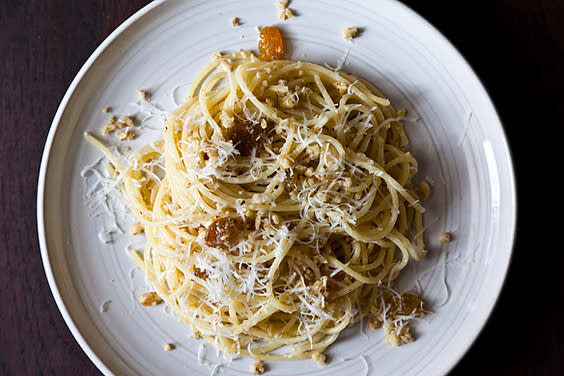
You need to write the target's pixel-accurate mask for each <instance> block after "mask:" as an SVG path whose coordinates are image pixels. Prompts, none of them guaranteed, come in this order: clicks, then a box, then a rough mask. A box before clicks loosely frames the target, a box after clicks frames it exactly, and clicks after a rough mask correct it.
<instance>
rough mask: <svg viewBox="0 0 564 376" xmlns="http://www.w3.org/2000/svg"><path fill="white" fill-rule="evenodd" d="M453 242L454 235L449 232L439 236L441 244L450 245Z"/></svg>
mask: <svg viewBox="0 0 564 376" xmlns="http://www.w3.org/2000/svg"><path fill="white" fill-rule="evenodd" d="M451 240H452V235H451V234H450V233H448V232H443V233H442V234H440V235H439V243H448V242H450V241H451Z"/></svg>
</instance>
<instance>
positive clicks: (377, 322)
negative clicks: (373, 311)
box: [368, 319, 382, 330]
mask: <svg viewBox="0 0 564 376" xmlns="http://www.w3.org/2000/svg"><path fill="white" fill-rule="evenodd" d="M381 327H382V321H380V320H378V319H373V320H370V321H368V329H370V330H374V329H378V328H381Z"/></svg>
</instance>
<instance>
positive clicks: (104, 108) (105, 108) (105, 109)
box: [102, 106, 112, 113]
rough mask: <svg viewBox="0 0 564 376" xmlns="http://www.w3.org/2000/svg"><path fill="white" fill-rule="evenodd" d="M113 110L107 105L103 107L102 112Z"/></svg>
mask: <svg viewBox="0 0 564 376" xmlns="http://www.w3.org/2000/svg"><path fill="white" fill-rule="evenodd" d="M111 110H112V109H111V108H110V107H107V106H106V107H103V108H102V112H103V113H108V112H110V111H111Z"/></svg>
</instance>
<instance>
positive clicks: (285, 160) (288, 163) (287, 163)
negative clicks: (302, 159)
mask: <svg viewBox="0 0 564 376" xmlns="http://www.w3.org/2000/svg"><path fill="white" fill-rule="evenodd" d="M292 165H293V162H292V159H291V158H289V157H288V156H281V157H280V166H282V168H285V169H288V168H290V167H292Z"/></svg>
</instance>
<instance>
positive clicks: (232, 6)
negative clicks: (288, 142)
mask: <svg viewBox="0 0 564 376" xmlns="http://www.w3.org/2000/svg"><path fill="white" fill-rule="evenodd" d="M290 8H291V9H292V10H294V11H295V12H294V13H295V14H296V16H295V17H294V18H292V19H290V20H287V21H281V20H280V19H279V18H278V11H277V10H276V7H275V1H274V0H272V1H250V0H237V1H220V0H206V1H203V0H199V1H197V0H194V1H174V0H170V1H155V2H153V3H151V4H149V5H148V6H146V7H145V8H143V9H142V10H140V11H139V12H138V13H136V14H135V15H134V16H132V17H131V18H130V19H128V20H127V21H126V22H125V23H124V24H123V25H121V26H120V27H119V28H118V29H117V30H116V31H115V32H114V33H112V34H111V35H110V36H109V37H108V38H107V40H106V41H104V42H103V43H102V45H101V46H100V47H99V48H98V49H97V50H96V51H95V52H94V54H93V55H92V56H91V57H90V59H89V60H88V61H87V62H86V64H85V65H84V67H83V68H82V69H81V70H80V72H79V73H78V75H77V76H76V78H75V79H74V81H73V82H72V84H71V86H70V88H69V90H68V91H67V93H66V95H65V97H64V98H63V100H62V103H61V105H60V107H59V110H58V112H57V114H56V116H55V119H54V121H53V125H52V127H51V130H50V133H49V137H48V140H47V143H46V146H45V152H44V155H43V160H42V165H41V173H40V179H39V187H38V225H39V237H40V242H41V251H42V257H43V262H44V265H45V271H46V274H47V277H48V280H49V283H50V285H51V289H52V291H53V294H54V296H55V300H56V301H57V304H58V306H59V309H60V310H61V313H62V315H63V316H64V318H65V320H66V323H67V324H68V326H69V328H70V329H71V331H72V333H73V335H74V336H75V337H76V338H77V340H78V342H79V344H80V345H81V346H82V348H83V349H84V351H85V352H86V353H87V354H88V356H89V357H90V358H91V359H92V361H93V362H94V363H95V364H96V366H97V367H98V368H99V369H100V370H101V371H102V372H103V373H105V374H116V375H141V374H142V375H149V374H152V375H155V374H167V375H209V374H210V373H214V372H215V373H217V374H226V375H243V374H249V363H250V361H249V360H248V359H226V358H225V357H223V356H222V355H221V354H216V352H215V351H214V350H213V349H212V348H211V346H209V345H202V342H201V341H198V340H195V339H190V338H189V337H188V334H189V333H190V332H189V330H188V329H187V328H185V327H184V326H183V325H182V324H180V323H179V322H177V320H176V319H175V318H174V316H172V315H171V314H170V313H168V312H167V311H166V309H163V308H162V307H154V308H142V307H140V306H139V305H138V304H137V303H136V301H135V299H134V297H135V295H137V294H139V293H142V292H145V291H148V287H147V284H146V283H145V281H144V278H143V275H142V273H141V272H140V271H139V270H138V269H135V264H134V262H133V261H132V260H131V259H130V258H129V257H128V255H127V250H128V249H135V248H136V247H139V249H141V247H142V244H139V243H142V242H139V241H138V240H135V239H133V238H132V237H130V236H128V235H127V230H125V234H123V235H120V234H119V231H117V232H116V228H115V223H114V219H113V218H112V217H111V216H110V215H108V213H107V212H106V211H104V210H103V207H102V206H96V205H95V204H93V202H92V200H88V199H87V195H88V192H89V189H90V188H91V187H90V186H89V184H92V182H91V181H90V180H89V179H90V178H92V174H89V171H90V170H88V168H87V167H88V166H94V167H93V168H98V167H99V165H100V164H101V163H102V162H99V161H98V159H99V155H98V152H97V151H96V150H95V149H94V148H92V147H91V146H90V145H89V144H88V143H87V142H85V140H84V138H83V133H84V132H85V131H92V132H98V130H99V128H100V126H101V125H102V124H104V123H105V122H106V121H107V119H108V117H109V114H106V113H103V112H102V111H101V109H102V108H103V107H106V106H110V107H111V112H112V113H113V114H118V115H122V114H135V115H136V116H138V117H140V116H143V117H144V119H145V120H146V124H147V127H146V128H145V129H144V131H143V132H142V137H140V139H138V140H135V141H134V142H133V143H131V146H133V147H135V146H137V145H140V144H142V143H145V142H147V141H148V140H156V139H158V138H159V135H160V131H159V130H158V127H159V125H160V124H161V113H160V112H159V111H160V110H164V111H168V110H172V109H173V108H174V107H175V106H176V104H177V103H178V102H180V101H181V98H182V96H183V94H184V93H185V91H186V85H187V84H189V83H190V82H191V80H192V79H193V78H194V77H195V75H196V74H197V73H198V72H199V70H200V69H201V68H202V67H203V66H204V65H205V64H206V63H207V62H208V61H209V60H210V58H211V55H212V54H213V53H214V52H216V51H224V52H232V51H236V50H239V49H251V50H256V46H257V30H256V27H257V26H262V25H276V26H278V27H280V29H281V30H282V31H283V34H284V38H285V41H286V44H287V54H286V56H285V57H286V58H289V59H294V60H303V61H312V62H316V63H320V64H329V65H331V66H337V65H342V70H344V71H348V72H351V73H354V74H356V75H358V76H361V77H364V78H366V79H368V80H369V81H371V82H372V83H373V84H375V85H376V86H378V87H379V88H380V89H381V90H382V91H383V92H384V93H385V95H386V96H387V97H388V98H390V99H391V100H392V103H394V104H395V106H396V107H397V108H405V109H407V111H408V118H409V120H410V121H407V122H406V123H405V126H406V129H407V133H408V135H409V137H410V141H411V143H410V150H411V152H412V153H413V154H414V155H415V156H416V158H417V159H418V160H419V162H420V171H419V173H418V175H417V177H418V179H419V180H427V181H428V182H430V183H431V185H432V188H433V193H432V195H431V198H430V199H429V200H428V201H427V202H426V203H425V204H426V205H425V206H426V208H427V213H426V215H425V226H426V242H427V244H428V245H427V248H428V250H429V253H428V254H427V256H426V257H425V259H424V260H423V261H421V262H420V263H418V264H416V265H412V266H410V267H409V268H408V269H407V270H406V271H405V272H404V273H403V274H402V276H401V280H400V286H399V288H401V289H404V290H414V291H419V292H421V293H422V294H423V298H424V301H425V303H426V308H427V310H428V312H427V314H426V316H425V317H424V318H423V319H421V320H418V321H417V322H415V323H413V331H414V334H415V337H416V340H415V342H413V343H410V344H407V345H405V346H401V347H399V348H392V347H390V346H388V345H386V344H385V343H384V340H383V339H384V334H383V333H382V331H381V330H373V331H369V330H366V329H365V328H363V327H362V326H361V325H357V326H355V327H352V328H350V329H348V330H346V331H345V332H344V333H343V334H342V336H341V337H340V339H339V340H338V341H337V342H336V343H335V344H334V345H333V346H332V347H330V349H329V350H328V351H327V355H328V363H327V364H326V365H325V366H323V367H319V366H317V364H315V362H313V361H311V360H304V361H295V362H279V363H277V362H269V363H268V374H269V375H304V374H308V375H309V374H311V375H342V374H343V373H344V372H346V373H347V374H351V375H361V374H370V375H391V374H393V375H415V374H417V375H443V374H445V373H447V372H448V371H449V370H450V369H451V368H452V367H453V366H454V365H455V364H456V362H457V361H458V360H459V359H460V358H461V357H462V356H463V355H464V353H465V351H466V350H467V349H468V348H469V347H470V346H471V344H472V342H473V340H474V339H475V338H476V336H477V335H478V333H479V331H480V329H481V328H482V327H483V325H484V323H485V321H486V320H487V318H488V315H489V314H490V312H491V310H492V308H493V306H494V304H495V302H496V299H497V296H498V294H499V291H500V289H501V286H502V283H503V280H504V278H505V275H506V271H507V267H508V263H509V260H510V256H511V250H512V242H513V236H514V229H515V187H514V177H513V170H512V164H511V159H510V155H509V151H508V146H507V142H506V139H505V136H504V133H503V129H502V126H501V124H500V121H499V119H498V116H497V114H496V112H495V109H494V107H493V105H492V103H491V101H490V99H489V97H488V95H487V93H486V91H485V90H484V88H483V87H482V85H481V83H480V82H479V80H478V79H477V77H476V76H475V74H474V73H473V72H472V70H471V68H470V67H469V66H468V64H467V63H466V62H465V61H464V59H463V58H462V57H461V56H460V54H459V53H458V52H457V51H456V50H455V49H454V48H453V46H452V45H450V44H449V42H448V41H447V40H446V39H445V38H444V37H443V36H441V34H440V33H439V32H437V31H436V30H435V29H434V28H433V27H432V26H430V25H429V24H428V23H427V22H426V21H424V20H423V19H421V18H420V17H419V16H418V15H417V14H415V13H414V12H412V11H411V10H410V9H408V8H406V7H405V6H403V5H402V4H400V3H398V2H395V1H388V0H380V1H370V2H366V1H360V0H316V1H305V0H294V1H292V2H291V4H290ZM232 17H238V18H239V20H240V23H241V25H240V26H237V27H233V26H232V25H231V18H232ZM347 26H356V27H359V28H360V30H361V32H360V34H359V36H358V37H357V38H355V39H353V40H352V41H346V40H344V39H343V37H342V32H343V29H344V28H345V27H347ZM136 89H145V90H147V91H148V92H149V93H151V103H152V105H151V106H150V108H140V107H139V105H138V102H137V98H136V97H135V90H136ZM159 109H160V110H159ZM151 114H152V115H151ZM151 128H157V129H151ZM96 162H98V164H97V165H96ZM97 166H98V167H97ZM85 168H86V170H85ZM108 202H110V204H112V201H111V200H110V201H108ZM113 204H115V203H113ZM113 204H112V205H113ZM128 220H131V219H130V218H129V219H128V217H125V218H118V221H124V222H122V223H121V227H122V228H125V226H127V221H128ZM445 231H448V232H451V233H452V234H453V235H454V239H453V241H452V242H450V243H445V244H441V243H439V242H438V240H437V237H438V235H439V234H441V233H442V232H445ZM164 343H173V344H175V346H176V348H175V349H174V350H173V351H168V352H165V351H163V350H162V345H163V344H164Z"/></svg>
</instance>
